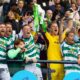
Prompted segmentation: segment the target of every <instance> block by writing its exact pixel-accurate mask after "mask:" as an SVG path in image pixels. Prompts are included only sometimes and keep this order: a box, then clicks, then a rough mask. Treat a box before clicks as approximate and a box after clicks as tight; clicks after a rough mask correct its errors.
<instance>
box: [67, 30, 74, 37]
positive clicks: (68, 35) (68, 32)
mask: <svg viewBox="0 0 80 80" xmlns="http://www.w3.org/2000/svg"><path fill="white" fill-rule="evenodd" d="M70 33H74V31H72V30H70V31H68V32H66V37H68V36H69V34H70Z"/></svg>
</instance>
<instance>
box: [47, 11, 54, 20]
mask: <svg viewBox="0 0 80 80" xmlns="http://www.w3.org/2000/svg"><path fill="white" fill-rule="evenodd" d="M46 15H47V17H48V18H50V19H51V18H52V15H53V12H52V10H47V13H46Z"/></svg>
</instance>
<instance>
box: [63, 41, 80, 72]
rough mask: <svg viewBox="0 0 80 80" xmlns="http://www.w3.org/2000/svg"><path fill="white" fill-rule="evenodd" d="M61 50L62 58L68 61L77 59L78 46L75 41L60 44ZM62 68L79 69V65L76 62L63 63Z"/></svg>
mask: <svg viewBox="0 0 80 80" xmlns="http://www.w3.org/2000/svg"><path fill="white" fill-rule="evenodd" d="M62 52H63V58H64V60H68V61H77V60H78V52H79V48H78V47H77V46H76V43H75V44H73V45H69V44H67V43H66V42H65V43H64V44H63V45H62ZM64 69H65V71H66V70H76V71H79V70H80V65H78V64H64Z"/></svg>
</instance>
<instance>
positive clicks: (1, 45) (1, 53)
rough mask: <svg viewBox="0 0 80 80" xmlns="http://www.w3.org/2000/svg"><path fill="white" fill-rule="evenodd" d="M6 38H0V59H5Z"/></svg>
mask: <svg viewBox="0 0 80 80" xmlns="http://www.w3.org/2000/svg"><path fill="white" fill-rule="evenodd" d="M7 46H8V44H7V38H6V37H0V59H6V50H7Z"/></svg>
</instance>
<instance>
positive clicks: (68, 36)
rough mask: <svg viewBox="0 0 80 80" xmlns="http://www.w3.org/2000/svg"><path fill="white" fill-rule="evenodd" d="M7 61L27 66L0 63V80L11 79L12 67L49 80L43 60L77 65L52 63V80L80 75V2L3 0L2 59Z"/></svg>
mask: <svg viewBox="0 0 80 80" xmlns="http://www.w3.org/2000/svg"><path fill="white" fill-rule="evenodd" d="M7 59H11V60H24V61H25V63H24V64H22V63H21V64H16V63H15V62H14V63H12V64H7V63H6V62H0V80H11V76H10V75H11V73H10V71H9V67H10V66H11V67H12V68H14V67H15V66H16V69H17V67H19V68H20V67H21V66H22V65H23V66H24V67H23V69H24V70H27V71H30V72H32V73H33V74H34V75H36V77H37V80H47V74H46V76H45V77H46V79H45V78H44V75H42V70H41V66H44V64H40V63H36V62H37V60H40V59H41V60H56V61H61V60H67V61H77V62H78V64H64V65H63V64H54V63H53V64H50V69H51V70H54V71H55V72H52V73H51V80H63V78H64V77H65V76H66V75H67V74H69V73H71V72H80V0H50V1H48V0H47V1H46V0H0V60H7ZM29 61H33V62H34V63H30V62H29ZM46 66H47V65H46Z"/></svg>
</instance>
